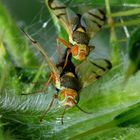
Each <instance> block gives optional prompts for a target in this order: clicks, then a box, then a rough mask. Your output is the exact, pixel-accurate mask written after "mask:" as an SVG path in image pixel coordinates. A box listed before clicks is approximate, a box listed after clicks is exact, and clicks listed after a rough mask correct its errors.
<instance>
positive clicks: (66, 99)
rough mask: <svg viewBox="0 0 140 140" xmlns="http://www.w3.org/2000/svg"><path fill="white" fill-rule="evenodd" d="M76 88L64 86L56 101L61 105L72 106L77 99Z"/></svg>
mask: <svg viewBox="0 0 140 140" xmlns="http://www.w3.org/2000/svg"><path fill="white" fill-rule="evenodd" d="M77 99H78V94H77V91H76V90H73V89H69V88H64V89H63V90H61V91H60V93H59V95H58V101H59V104H60V105H61V106H66V107H73V106H74V105H75V104H76V103H77V102H78V101H77Z"/></svg>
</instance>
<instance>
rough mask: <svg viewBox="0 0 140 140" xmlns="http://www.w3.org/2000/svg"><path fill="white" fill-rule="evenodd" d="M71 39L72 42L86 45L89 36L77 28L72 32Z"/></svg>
mask: <svg viewBox="0 0 140 140" xmlns="http://www.w3.org/2000/svg"><path fill="white" fill-rule="evenodd" d="M72 40H73V42H76V43H78V44H86V45H88V44H89V40H90V38H89V36H88V35H87V33H86V32H84V31H81V30H78V29H77V30H76V31H74V32H73V34H72Z"/></svg>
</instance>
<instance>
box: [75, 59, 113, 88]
mask: <svg viewBox="0 0 140 140" xmlns="http://www.w3.org/2000/svg"><path fill="white" fill-rule="evenodd" d="M111 68H112V64H111V62H110V61H109V60H107V59H102V58H101V59H95V60H94V61H93V62H92V61H89V60H85V61H84V62H82V63H81V64H80V65H78V66H77V69H76V71H77V73H78V77H79V80H80V81H81V83H82V86H83V87H85V86H87V85H89V84H91V83H93V82H94V81H96V80H98V79H99V78H100V77H102V76H103V75H104V74H105V73H106V72H108V71H109V70H110V69H111Z"/></svg>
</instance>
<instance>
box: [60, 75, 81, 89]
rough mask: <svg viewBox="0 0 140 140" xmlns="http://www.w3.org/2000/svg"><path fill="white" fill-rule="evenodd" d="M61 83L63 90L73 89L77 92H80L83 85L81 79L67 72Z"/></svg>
mask: <svg viewBox="0 0 140 140" xmlns="http://www.w3.org/2000/svg"><path fill="white" fill-rule="evenodd" d="M60 81H61V86H60V87H61V89H60V90H62V89H65V88H68V89H73V90H76V91H79V90H80V89H81V84H80V82H79V79H78V78H77V77H76V76H75V75H74V74H73V73H72V72H67V73H65V74H64V75H63V76H61V78H60Z"/></svg>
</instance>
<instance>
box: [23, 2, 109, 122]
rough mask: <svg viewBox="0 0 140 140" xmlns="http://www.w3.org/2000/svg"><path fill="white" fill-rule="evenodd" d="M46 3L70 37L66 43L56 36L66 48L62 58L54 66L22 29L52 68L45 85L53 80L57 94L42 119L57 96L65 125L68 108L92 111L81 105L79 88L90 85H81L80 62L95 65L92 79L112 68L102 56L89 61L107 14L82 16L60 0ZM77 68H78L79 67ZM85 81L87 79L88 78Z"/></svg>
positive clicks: (91, 11) (36, 43)
mask: <svg viewBox="0 0 140 140" xmlns="http://www.w3.org/2000/svg"><path fill="white" fill-rule="evenodd" d="M47 5H48V9H49V11H50V13H51V15H52V17H53V18H54V20H57V21H58V22H59V23H60V25H62V26H63V27H64V29H65V30H66V32H67V33H68V36H69V42H66V41H65V40H64V39H62V38H57V41H59V42H60V43H62V44H63V45H64V46H65V47H66V51H65V54H64V57H63V58H62V61H61V62H60V63H59V64H57V65H55V64H54V63H53V62H52V61H51V60H50V59H49V57H48V55H47V53H45V51H44V50H43V48H42V47H41V45H40V44H39V43H38V42H37V41H36V40H33V39H32V38H31V37H30V36H29V35H28V34H27V33H25V32H24V31H23V32H24V33H25V34H26V36H27V37H28V38H29V39H30V40H31V42H32V43H33V44H34V46H35V47H36V49H37V50H39V51H40V53H41V54H42V55H43V56H44V58H45V59H46V61H47V63H48V65H49V67H50V69H51V73H50V77H49V79H48V81H47V84H46V85H47V86H48V85H49V83H50V81H51V80H52V84H53V86H54V87H55V89H56V92H57V93H56V94H54V96H53V98H52V100H51V102H50V104H49V106H48V109H47V110H46V111H45V113H44V114H43V115H42V117H41V120H42V119H43V118H44V117H45V115H46V113H47V112H48V111H49V110H50V109H51V107H52V105H53V103H54V101H55V99H58V101H59V103H60V105H61V106H64V111H63V114H62V120H61V122H62V124H63V116H64V113H65V111H66V109H68V108H71V107H73V106H76V107H77V108H79V109H80V110H81V111H83V112H85V113H89V112H86V111H84V110H83V109H82V108H80V107H79V106H78V102H79V93H80V90H81V88H82V87H84V86H85V85H87V83H86V84H85V85H84V84H81V81H80V80H79V75H78V70H80V65H82V63H86V62H90V63H91V65H93V68H94V69H93V70H92V71H90V72H91V75H93V77H92V80H96V79H98V78H99V77H101V76H102V75H103V74H104V73H106V72H107V71H108V70H109V69H111V67H112V65H111V63H110V61H108V60H107V59H99V60H95V61H94V62H92V61H87V60H88V54H89V53H90V51H91V50H92V49H94V47H93V46H91V45H89V41H90V39H91V38H92V37H94V36H95V34H96V33H97V32H98V31H99V30H100V29H101V27H102V26H103V24H104V22H105V15H104V13H103V12H102V11H101V10H99V9H91V10H89V11H88V12H87V13H84V14H83V15H81V14H76V13H74V12H73V11H72V10H71V9H69V8H68V7H67V6H66V5H65V4H63V3H61V2H60V1H58V0H48V1H47ZM72 58H74V59H76V60H78V61H80V62H81V64H80V65H78V66H75V64H74V63H73V62H72ZM100 62H101V63H100ZM77 67H78V69H77V70H76V68H77ZM87 71H88V70H87ZM86 80H87V79H85V81H86ZM92 80H91V81H92ZM83 83H84V82H83Z"/></svg>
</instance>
